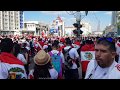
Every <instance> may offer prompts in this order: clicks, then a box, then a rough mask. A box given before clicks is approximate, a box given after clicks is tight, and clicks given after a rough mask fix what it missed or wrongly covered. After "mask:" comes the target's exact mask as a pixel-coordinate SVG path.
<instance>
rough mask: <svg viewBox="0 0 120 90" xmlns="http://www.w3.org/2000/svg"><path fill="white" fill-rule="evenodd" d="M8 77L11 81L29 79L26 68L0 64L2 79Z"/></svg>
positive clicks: (0, 76) (0, 77) (17, 65)
mask: <svg viewBox="0 0 120 90" xmlns="http://www.w3.org/2000/svg"><path fill="white" fill-rule="evenodd" d="M8 72H9V73H8ZM8 76H10V79H22V78H24V79H27V74H26V71H25V69H24V66H22V65H19V64H9V63H4V62H0V79H7V78H8Z"/></svg>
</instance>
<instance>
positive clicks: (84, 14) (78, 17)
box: [67, 11, 88, 37]
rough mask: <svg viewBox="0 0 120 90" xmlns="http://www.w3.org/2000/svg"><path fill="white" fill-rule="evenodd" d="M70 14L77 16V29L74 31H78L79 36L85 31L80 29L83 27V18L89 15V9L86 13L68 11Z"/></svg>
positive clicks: (75, 25) (75, 24)
mask: <svg viewBox="0 0 120 90" xmlns="http://www.w3.org/2000/svg"><path fill="white" fill-rule="evenodd" d="M67 13H68V14H69V15H74V17H75V18H76V23H74V24H73V26H74V27H76V28H77V30H74V31H73V33H77V37H80V34H82V33H83V31H81V30H80V28H81V27H82V25H81V24H80V22H81V20H82V19H83V18H84V17H85V16H87V14H88V11H85V13H83V11H82V12H81V11H69V12H67Z"/></svg>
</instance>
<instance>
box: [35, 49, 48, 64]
mask: <svg viewBox="0 0 120 90" xmlns="http://www.w3.org/2000/svg"><path fill="white" fill-rule="evenodd" d="M49 61H50V55H49V54H47V53H46V52H45V51H44V50H40V51H39V52H38V53H37V54H36V55H35V57H34V62H35V64H37V65H45V64H47V63H48V62H49Z"/></svg>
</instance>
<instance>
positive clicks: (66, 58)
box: [0, 35, 120, 79]
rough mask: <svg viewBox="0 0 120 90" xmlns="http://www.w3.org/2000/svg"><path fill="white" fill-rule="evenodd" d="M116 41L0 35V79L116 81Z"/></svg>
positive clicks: (119, 71)
mask: <svg viewBox="0 0 120 90" xmlns="http://www.w3.org/2000/svg"><path fill="white" fill-rule="evenodd" d="M119 63H120V38H119V37H116V38H110V37H80V38H77V37H40V36H33V35H21V36H19V35H1V36H0V79H120V64H119Z"/></svg>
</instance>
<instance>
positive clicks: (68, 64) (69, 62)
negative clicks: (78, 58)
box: [63, 48, 73, 69]
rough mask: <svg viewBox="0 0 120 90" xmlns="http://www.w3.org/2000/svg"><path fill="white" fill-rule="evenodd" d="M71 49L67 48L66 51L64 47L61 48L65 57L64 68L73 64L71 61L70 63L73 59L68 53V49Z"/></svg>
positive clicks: (68, 67)
mask: <svg viewBox="0 0 120 90" xmlns="http://www.w3.org/2000/svg"><path fill="white" fill-rule="evenodd" d="M71 49H72V48H69V49H68V50H67V51H65V50H64V48H63V54H64V58H65V69H70V68H71V66H72V65H73V63H72V60H73V59H72V58H71V57H70V55H69V51H70V50H71Z"/></svg>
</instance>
